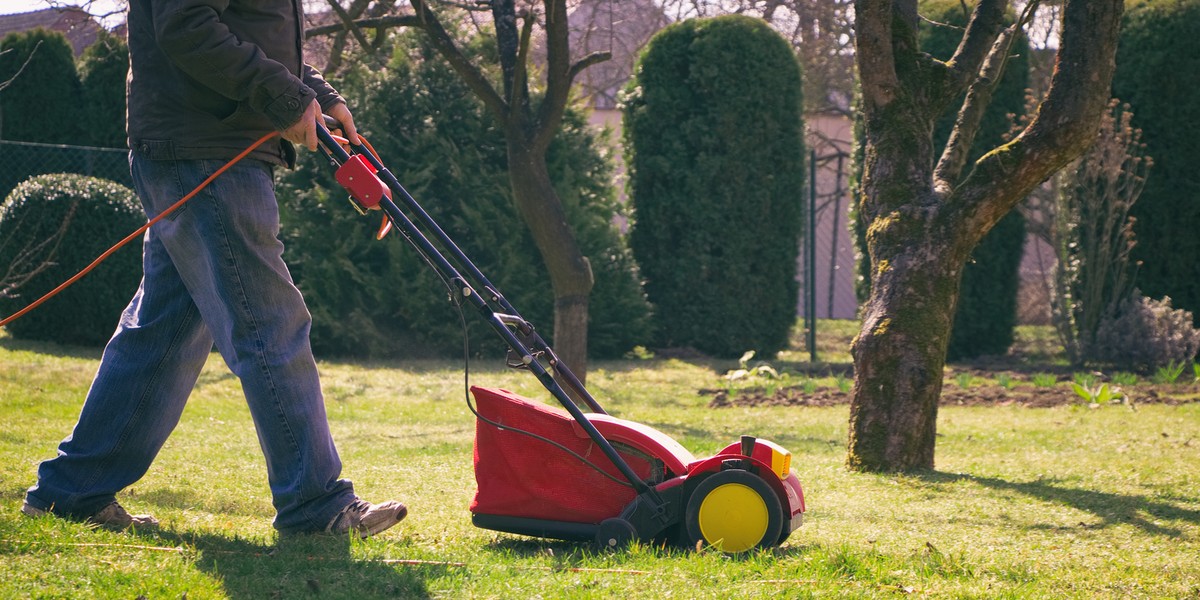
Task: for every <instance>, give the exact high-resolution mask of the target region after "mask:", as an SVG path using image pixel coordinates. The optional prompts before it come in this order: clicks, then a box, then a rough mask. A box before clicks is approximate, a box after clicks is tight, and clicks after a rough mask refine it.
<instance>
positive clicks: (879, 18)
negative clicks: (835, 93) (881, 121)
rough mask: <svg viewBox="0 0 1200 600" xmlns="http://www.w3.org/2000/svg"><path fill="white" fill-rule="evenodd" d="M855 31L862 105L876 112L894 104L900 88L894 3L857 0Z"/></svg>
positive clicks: (878, 0) (884, 0)
mask: <svg viewBox="0 0 1200 600" xmlns="http://www.w3.org/2000/svg"><path fill="white" fill-rule="evenodd" d="M854 31H855V32H856V36H855V49H856V56H857V57H858V73H859V78H860V79H861V81H862V98H863V108H864V109H865V110H866V111H867V112H868V113H873V112H876V111H878V110H880V109H882V108H884V107H886V106H887V105H889V104H891V102H892V101H893V100H895V99H896V95H897V93H898V92H899V89H900V78H899V76H898V75H897V74H896V61H895V58H894V56H893V53H892V3H891V2H889V1H888V0H855V2H854Z"/></svg>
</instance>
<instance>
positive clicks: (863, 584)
mask: <svg viewBox="0 0 1200 600" xmlns="http://www.w3.org/2000/svg"><path fill="white" fill-rule="evenodd" d="M833 325H834V327H833V329H835V330H838V331H840V332H841V333H843V334H844V333H847V332H848V333H849V334H850V335H852V332H853V327H852V326H849V327H847V326H844V325H838V324H833ZM823 352H824V350H823ZM837 353H840V354H837ZM793 354H795V355H797V356H787V357H785V358H786V359H787V360H794V361H802V360H804V359H805V357H799V356H798V355H799V354H801V353H793ZM828 354H830V356H829V357H825V356H822V357H820V359H821V360H828V361H835V362H843V361H845V360H847V358H846V354H845V348H837V347H830V349H829V351H828ZM97 360H98V353H97V352H95V351H82V350H77V349H70V348H61V347H55V346H50V345H41V344H32V343H26V342H21V341H15V340H12V339H11V338H7V337H0V415H2V416H3V417H2V421H0V573H2V574H3V577H2V578H0V598H26V597H34V598H41V597H45V598H76V597H87V598H125V599H132V598H137V597H139V596H144V597H145V598H151V599H153V598H182V597H185V596H186V598H188V599H189V600H195V599H198V598H385V597H387V598H391V597H439V598H440V597H448V598H460V597H488V598H491V597H495V598H529V597H553V598H559V597H568V598H592V597H605V598H608V597H625V598H667V597H675V598H746V597H751V598H753V597H763V598H778V597H788V598H792V597H810V596H811V597H848V598H860V597H868V598H869V597H902V596H909V595H911V596H915V597H931V598H960V597H962V598H1097V597H1099V598H1197V597H1200V403H1197V402H1191V403H1185V404H1181V405H1177V406H1168V405H1163V404H1139V405H1137V406H1136V410H1134V409H1132V408H1130V407H1128V406H1122V405H1106V406H1101V407H1099V408H1088V407H1087V406H1086V405H1083V404H1072V405H1064V406H1060V407H1055V408H1036V409H1035V408H1023V407H1020V406H1017V405H1009V406H989V407H974V406H962V407H959V406H947V407H943V408H942V409H941V411H940V413H939V421H940V422H939V437H938V442H937V443H938V446H937V470H936V471H933V472H929V473H924V474H920V475H904V476H896V475H863V474H855V473H850V472H848V471H847V470H846V469H845V468H844V467H843V462H844V459H845V442H846V426H847V418H848V408H847V407H846V406H832V407H823V408H797V407H750V408H721V409H714V408H709V407H708V403H709V401H710V400H711V396H709V395H707V394H704V393H701V390H711V389H716V388H721V387H722V386H723V385H724V383H723V379H722V375H723V374H724V373H725V372H726V371H727V370H729V369H732V368H735V367H736V366H737V365H736V364H734V363H733V362H732V361H730V362H703V361H681V360H662V359H652V360H642V361H632V360H631V361H623V362H611V363H598V364H594V365H593V366H592V372H591V373H590V375H589V384H590V385H589V387H590V389H591V390H592V391H593V393H594V394H595V395H596V396H597V397H598V398H599V399H600V400H601V402H603V403H604V404H605V405H606V407H607V408H608V409H609V410H610V412H612V413H614V414H616V415H618V416H621V417H624V418H629V419H633V420H636V421H640V422H643V423H646V424H649V425H651V426H653V427H656V428H658V429H660V430H662V431H664V432H666V433H667V434H669V435H671V436H672V437H674V438H675V439H677V440H679V441H680V442H681V443H682V444H683V445H684V446H686V447H688V448H689V449H690V450H692V451H693V452H694V453H695V454H696V455H697V456H702V455H707V454H711V453H712V452H715V451H716V450H718V449H719V448H721V447H723V446H724V445H725V444H727V443H729V442H732V441H734V440H736V439H737V436H738V435H740V434H742V433H751V434H754V435H757V436H759V437H762V438H765V439H771V440H774V441H776V442H779V443H780V444H782V445H783V446H784V447H786V448H789V449H790V450H791V451H792V452H793V454H794V458H793V466H794V468H795V469H796V470H797V471H798V473H799V475H800V478H801V481H802V482H803V483H804V485H805V489H806V493H807V499H808V507H809V513H808V514H807V521H806V523H805V525H804V526H803V527H801V528H800V529H799V530H798V531H796V532H795V533H793V534H792V536H791V538H790V539H789V540H788V542H787V543H786V544H785V545H783V546H782V547H781V548H778V549H776V550H773V551H767V552H759V553H752V554H748V555H743V556H732V557H731V556H725V555H722V554H720V553H718V552H715V551H711V550H701V551H699V552H694V551H681V550H674V549H661V548H655V547H648V546H637V547H634V548H632V549H629V550H627V551H623V552H618V553H607V552H594V551H593V550H592V549H591V548H589V547H588V546H586V545H578V544H570V543H561V542H549V541H543V540H536V539H531V538H523V537H519V536H510V535H504V534H498V533H494V532H490V531H485V530H479V529H475V528H474V527H472V526H471V524H470V514H469V512H468V510H467V505H468V503H469V502H470V500H471V497H472V494H473V493H474V479H473V474H472V468H471V456H472V449H471V442H472V436H473V430H474V422H473V418H472V416H471V414H470V412H469V411H468V410H467V408H466V406H464V403H463V394H464V391H463V377H462V364H461V363H455V362H451V361H446V362H418V363H403V364H369V365H365V364H353V363H341V362H331V363H323V364H322V365H321V368H322V374H323V376H324V383H325V390H326V396H327V403H328V409H329V415H330V420H331V425H332V428H333V432H334V436H335V438H336V440H337V442H338V446H339V450H340V451H341V454H342V459H343V462H344V463H345V472H344V475H345V476H347V477H349V478H351V479H353V480H354V481H355V486H356V488H357V490H358V491H359V493H360V494H361V495H363V496H364V497H366V498H368V499H383V498H396V499H399V500H402V501H404V502H405V503H407V504H408V505H409V507H410V516H409V517H408V519H407V520H406V521H405V522H403V523H402V524H401V525H399V526H398V527H397V528H395V529H393V530H392V531H389V532H387V533H385V534H383V535H382V536H380V537H378V538H374V539H371V540H367V541H365V542H361V541H357V540H355V541H352V542H349V543H348V542H346V541H344V540H327V539H307V540H299V541H289V542H286V543H279V542H278V540H277V538H276V537H275V535H274V533H273V530H272V529H271V527H270V521H271V517H272V510H271V505H270V498H269V496H268V494H267V488H266V481H265V480H266V474H265V468H264V466H263V462H262V458H261V455H260V453H259V450H258V447H257V441H256V438H255V435H254V431H253V427H252V425H251V422H250V417H249V413H248V411H247V410H246V408H245V405H244V400H243V398H242V396H241V391H240V388H239V386H238V383H237V381H236V380H235V379H234V378H233V377H232V376H230V375H229V373H228V371H227V369H226V368H225V367H224V365H223V363H221V361H220V360H219V358H218V357H216V356H214V357H213V358H212V359H211V360H210V362H209V365H208V367H207V368H206V370H205V372H204V374H203V375H202V378H201V382H200V385H199V386H198V387H197V389H196V390H195V392H194V393H193V395H192V399H191V402H190V404H189V405H188V408H187V410H186V411H185V413H184V415H183V420H182V422H181V423H180V425H179V427H178V429H177V430H176V432H175V434H174V435H173V436H172V437H171V439H170V440H169V441H168V443H167V446H166V448H165V449H164V450H163V452H162V454H161V455H160V456H159V458H158V460H157V462H156V463H155V465H154V467H153V468H152V469H151V471H150V473H149V474H148V475H147V476H146V477H145V478H144V479H143V480H142V481H141V482H139V483H137V484H136V485H135V486H134V487H133V488H132V489H130V490H128V491H127V492H126V493H125V494H124V495H123V496H122V502H123V503H124V504H125V505H127V506H128V507H129V508H130V509H131V510H133V511H135V512H152V513H153V514H155V515H156V516H157V517H158V518H159V519H160V520H162V522H163V529H162V530H161V531H159V532H157V533H152V534H142V533H138V534H114V533H109V532H103V531H91V530H89V529H87V528H86V527H84V526H82V525H79V524H73V523H66V522H62V521H59V520H56V519H29V518H25V517H23V516H22V515H20V514H19V513H18V509H19V507H20V504H21V499H22V497H23V493H24V489H25V488H26V487H28V486H29V485H30V484H31V483H32V482H33V477H34V473H35V470H36V466H37V463H38V461H40V460H43V459H46V458H48V457H50V456H52V455H53V452H54V448H55V445H56V444H57V443H58V441H59V440H60V439H61V438H62V437H64V436H65V435H67V434H68V433H69V432H70V428H71V425H72V424H73V423H74V419H75V417H76V415H77V414H78V411H79V408H80V403H81V401H82V397H83V394H84V393H85V391H86V388H87V386H88V384H89V382H90V379H91V376H92V373H93V370H94V369H95V366H96V361H97ZM472 383H473V384H479V385H488V386H499V387H506V388H509V389H513V390H515V391H518V392H521V393H524V394H526V395H529V396H531V397H536V398H547V394H545V393H544V392H541V391H540V387H539V385H538V384H537V382H536V380H535V379H534V378H533V377H532V376H529V375H528V374H526V373H520V372H512V371H506V370H499V369H497V368H494V367H492V366H490V365H483V364H480V363H473V364H472ZM826 384H827V385H832V383H823V385H826ZM985 384H986V383H983V382H981V383H978V385H985ZM1058 385H1064V386H1069V385H1070V384H1069V383H1059V384H1058Z"/></svg>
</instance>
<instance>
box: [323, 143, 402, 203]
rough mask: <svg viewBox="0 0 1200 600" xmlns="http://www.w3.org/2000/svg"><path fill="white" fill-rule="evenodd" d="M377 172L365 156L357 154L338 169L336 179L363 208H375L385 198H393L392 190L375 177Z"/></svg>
mask: <svg viewBox="0 0 1200 600" xmlns="http://www.w3.org/2000/svg"><path fill="white" fill-rule="evenodd" d="M376 172H377V171H376V170H375V167H374V166H373V165H371V163H369V162H367V159H366V158H365V157H363V155H361V154H355V155H354V156H351V157H350V160H347V161H346V162H345V163H343V164H342V166H340V167H338V170H337V172H336V173H334V177H335V178H336V179H337V182H338V183H339V184H341V186H342V187H344V188H346V191H347V192H350V196H351V197H353V198H354V200H355V201H356V202H358V203H359V204H360V205H361V206H362V207H363V208H375V207H376V206H379V203H380V202H382V201H383V199H384V198H391V197H392V192H391V190H389V189H388V187H387V186H386V185H384V183H383V181H382V180H380V179H379V177H378V176H376V175H375V173H376Z"/></svg>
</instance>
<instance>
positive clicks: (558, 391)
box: [317, 116, 662, 506]
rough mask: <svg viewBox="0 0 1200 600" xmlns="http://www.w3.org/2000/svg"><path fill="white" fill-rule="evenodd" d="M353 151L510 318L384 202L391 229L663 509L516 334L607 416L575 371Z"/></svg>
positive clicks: (391, 181)
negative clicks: (474, 309) (421, 257)
mask: <svg viewBox="0 0 1200 600" xmlns="http://www.w3.org/2000/svg"><path fill="white" fill-rule="evenodd" d="M323 121H324V122H322V121H318V123H317V138H318V140H319V141H320V146H321V150H322V152H323V153H325V154H326V156H328V157H329V159H330V160H331V161H332V162H333V163H334V165H335V166H340V165H342V164H345V163H346V162H347V161H348V160H350V154H349V153H348V152H346V150H345V149H344V148H342V147H341V145H340V144H338V142H337V140H335V139H334V138H333V135H332V134H331V133H329V130H328V129H327V125H326V123H328V124H330V125H332V126H333V127H334V128H340V124H339V123H338V122H337V121H336V120H333V119H332V118H331V117H329V116H325V118H324V120H323ZM350 149H351V150H353V151H354V152H356V153H357V154H361V155H363V156H364V158H365V159H366V160H367V161H368V162H370V163H371V165H372V166H373V167H374V168H375V169H376V170H377V173H376V175H377V176H378V177H379V178H380V180H381V181H383V182H384V183H385V184H386V185H387V186H388V188H389V189H391V190H392V192H393V193H394V194H396V195H398V196H399V197H400V198H401V199H402V200H403V201H404V203H405V205H406V206H407V207H408V208H409V209H410V210H411V211H412V212H413V213H414V214H415V215H417V218H418V219H419V220H420V221H421V222H422V224H423V225H425V226H426V228H427V229H429V230H430V231H431V232H433V234H434V235H435V237H437V239H438V241H439V242H441V244H442V245H443V246H444V247H445V249H446V250H447V251H448V252H450V254H451V255H452V256H454V258H455V260H456V261H458V262H459V263H460V264H461V265H462V266H463V267H464V268H465V269H466V270H467V271H468V273H469V274H470V275H471V277H472V278H474V279H475V280H476V281H477V282H478V283H480V284H482V287H483V288H484V289H486V290H487V291H488V292H489V294H488V296H490V301H492V302H495V303H497V304H499V305H500V306H501V308H503V309H505V311H506V313H507V314H505V313H498V312H496V311H495V310H493V309H492V307H491V305H490V304H489V298H485V297H483V296H482V295H480V294H479V293H478V292H477V291H476V290H475V288H474V287H472V286H471V284H470V283H469V282H468V281H467V279H466V278H464V277H463V276H462V274H461V273H460V272H459V270H458V268H456V267H455V266H454V264H452V263H451V262H450V261H449V260H448V259H447V258H446V257H445V255H444V254H443V253H442V252H441V251H440V250H439V249H438V248H437V246H435V245H434V244H433V242H431V241H430V240H429V238H428V237H427V236H426V235H425V233H424V232H423V231H422V230H421V229H420V228H418V227H417V225H416V223H414V222H413V220H412V219H410V218H409V217H408V215H406V214H405V213H404V212H403V211H401V210H400V208H399V206H397V205H396V203H395V201H393V200H392V199H391V198H388V197H386V196H385V197H384V198H382V199H381V200H380V202H379V208H380V209H381V210H383V212H384V214H385V215H386V218H387V219H390V220H391V222H392V224H393V225H395V226H396V228H397V229H399V230H400V232H401V234H402V235H404V237H405V239H407V240H408V241H409V243H411V244H412V245H413V246H415V247H416V248H417V250H418V251H420V252H421V254H423V255H424V256H425V257H426V258H427V259H428V260H429V262H430V264H431V266H433V267H434V268H435V269H437V270H438V271H440V273H441V275H442V276H443V278H444V279H445V280H446V281H448V282H450V283H451V284H452V285H457V286H460V288H459V289H455V290H452V291H453V292H454V293H456V294H459V295H460V296H461V297H462V298H463V299H464V300H466V301H469V302H471V303H472V304H474V305H475V307H476V308H477V309H478V310H479V311H480V314H481V315H482V316H483V318H484V319H485V320H486V321H487V322H488V324H489V325H491V326H492V329H493V330H495V331H496V333H497V334H498V335H500V337H501V338H502V339H504V341H505V342H506V343H507V344H508V345H509V347H510V348H512V349H513V351H515V352H516V353H517V354H518V355H520V357H521V359H522V362H523V363H524V364H525V366H526V367H527V368H528V369H529V370H530V371H531V372H533V373H534V375H535V376H537V378H538V380H539V381H541V383H542V385H543V386H544V387H545V388H546V389H547V390H548V391H549V392H550V393H551V395H553V396H554V397H555V399H556V400H558V401H559V403H560V404H562V406H563V408H565V409H566V410H567V412H569V413H570V414H571V416H572V417H573V418H574V419H575V421H576V422H577V423H578V424H579V425H580V427H582V428H583V430H584V431H585V432H586V433H587V434H588V437H589V438H591V439H592V441H594V442H595V443H596V444H597V445H598V446H599V447H600V449H601V451H602V452H603V453H604V454H605V456H607V457H608V459H609V460H610V461H611V462H612V463H613V466H615V467H616V468H617V470H619V471H621V474H622V475H624V476H625V478H626V479H627V480H628V481H629V483H630V485H632V486H633V488H634V490H636V491H637V493H638V495H645V496H649V497H650V498H651V499H652V500H653V501H654V502H655V504H657V505H658V506H662V500H661V498H659V496H658V493H657V492H656V491H655V490H654V488H651V487H650V486H648V485H647V484H646V483H645V482H644V481H642V480H641V478H640V477H638V475H637V473H636V472H634V470H633V468H632V467H630V466H629V463H628V462H626V461H625V459H624V458H622V457H621V455H620V454H618V453H617V451H616V449H615V448H613V446H612V444H611V443H609V441H608V440H607V439H605V438H604V435H603V434H601V433H600V431H599V430H598V429H596V426H595V425H594V424H593V423H592V422H591V421H590V420H588V418H587V416H586V415H584V414H583V411H582V410H580V408H579V406H577V405H576V404H575V401H574V400H572V399H571V397H570V395H568V394H567V392H566V390H565V389H564V388H563V387H562V386H561V385H560V384H559V382H558V381H557V380H555V378H554V377H553V376H552V375H551V374H550V373H549V372H548V371H547V370H546V368H545V367H544V366H543V365H542V364H541V362H539V361H538V360H536V359H535V358H534V353H533V352H531V351H530V349H529V347H528V346H527V345H526V344H525V343H524V342H523V341H522V340H521V339H520V338H518V337H517V334H516V332H515V331H514V330H519V331H521V332H522V333H523V335H524V336H525V337H526V338H527V339H528V340H530V341H532V342H533V343H534V344H536V347H537V349H538V350H539V351H542V352H545V353H546V354H547V355H548V357H549V363H550V366H551V368H553V369H554V370H555V372H557V373H558V374H559V375H561V376H563V378H564V379H565V380H566V381H567V383H568V384H569V385H571V386H572V387H573V388H575V391H576V392H578V393H579V395H580V396H581V397H582V398H583V399H584V401H585V402H586V403H587V404H588V406H589V408H591V409H592V410H593V411H595V412H597V413H601V414H606V413H605V412H604V410H603V409H602V408H601V407H600V405H599V403H597V402H596V400H595V399H594V398H593V397H592V396H591V394H589V393H588V392H587V390H586V389H584V387H583V384H582V382H580V381H579V379H578V378H577V377H576V376H575V375H574V373H572V372H571V370H570V369H569V368H567V366H566V365H565V364H563V363H562V361H561V360H559V359H558V357H557V355H556V354H555V353H554V350H553V349H552V348H550V346H549V344H547V343H546V342H545V340H544V339H542V337H541V335H539V334H538V333H537V332H536V331H534V329H533V326H532V325H530V324H529V323H528V322H527V321H525V319H523V318H522V317H520V314H519V313H518V312H517V310H516V309H515V308H513V307H512V305H511V304H509V302H508V301H507V300H506V299H505V298H504V296H503V295H502V294H500V293H499V292H498V291H497V290H496V287H495V286H494V285H492V284H491V282H490V281H489V280H488V279H487V277H486V276H485V275H484V274H483V273H482V272H481V271H479V269H478V268H477V267H476V266H475V264H474V263H473V262H472V261H471V260H470V258H468V257H467V256H466V254H465V253H463V251H462V250H461V249H460V248H459V247H458V245H457V244H455V243H454V241H453V240H451V239H450V236H449V235H447V234H446V233H445V231H444V230H442V228H441V227H439V226H438V224H437V223H436V222H435V221H434V220H433V218H432V217H430V216H429V214H428V213H427V212H425V210H424V208H422V207H421V205H420V204H419V203H418V202H417V201H416V200H415V199H414V198H413V197H412V195H411V194H409V193H408V191H407V190H405V189H404V186H403V185H401V184H400V181H399V180H398V179H396V176H395V175H393V174H392V172H391V171H389V170H388V169H387V167H385V166H384V165H383V164H382V163H381V162H380V161H379V160H378V159H377V158H376V157H375V156H374V154H373V153H371V152H370V151H369V149H368V148H366V147H364V146H362V145H360V144H350ZM509 325H514V327H512V328H510V327H509Z"/></svg>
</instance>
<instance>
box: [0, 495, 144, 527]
mask: <svg viewBox="0 0 1200 600" xmlns="http://www.w3.org/2000/svg"><path fill="white" fill-rule="evenodd" d="M21 512H22V513H24V514H25V516H29V517H42V516H46V515H50V514H53V513H51V512H50V511H48V510H42V509H40V508H38V507H36V506H34V505H32V504H30V503H28V502H26V503H24V504H23V505H22V506H21ZM83 522H84V523H87V524H89V525H94V526H96V527H103V528H104V529H108V530H111V531H125V530H126V529H129V528H131V527H132V528H134V529H157V528H158V519H155V518H154V517H152V516H150V515H131V514H129V513H128V512H126V510H125V509H124V508H123V507H122V506H121V505H120V504H118V503H117V501H116V500H113V501H112V503H110V504H109V505H107V506H105V507H104V508H102V509H100V510H98V511H96V512H95V513H93V514H92V515H91V516H89V517H87V518H86V519H84V520H83Z"/></svg>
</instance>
